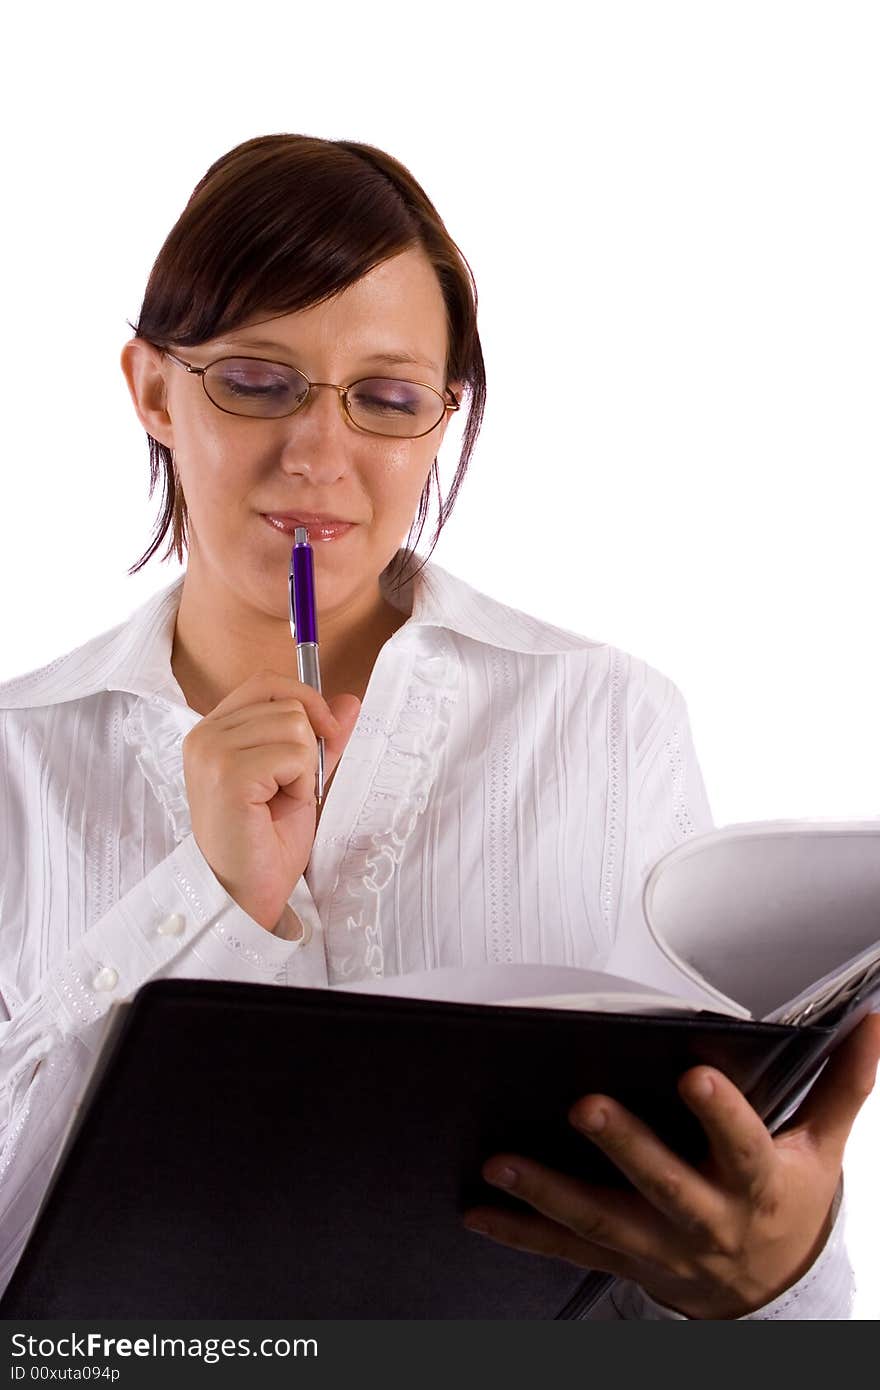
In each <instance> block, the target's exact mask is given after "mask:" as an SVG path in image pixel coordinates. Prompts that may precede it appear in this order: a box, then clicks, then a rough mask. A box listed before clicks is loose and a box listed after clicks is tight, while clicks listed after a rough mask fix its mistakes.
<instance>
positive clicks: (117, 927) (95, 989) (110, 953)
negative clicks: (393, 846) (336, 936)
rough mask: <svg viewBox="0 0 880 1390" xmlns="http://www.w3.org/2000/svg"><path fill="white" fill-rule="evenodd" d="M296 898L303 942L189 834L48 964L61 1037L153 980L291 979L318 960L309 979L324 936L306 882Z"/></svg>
mask: <svg viewBox="0 0 880 1390" xmlns="http://www.w3.org/2000/svg"><path fill="white" fill-rule="evenodd" d="M289 902H290V905H291V907H292V908H293V910H294V911H295V912H296V914H297V916H298V917H299V918H300V920H301V921H302V922H303V926H304V928H305V931H304V934H303V937H301V938H300V939H299V940H297V941H286V940H284V939H283V938H282V937H278V936H273V935H272V933H271V932H268V931H266V930H264V928H263V927H261V926H260V924H259V923H258V922H255V921H254V920H253V918H251V917H249V916H248V914H247V913H246V912H245V911H244V910H243V909H242V908H241V907H239V905H238V903H237V902H235V900H234V899H233V898H231V897H230V896H229V894H228V893H227V892H226V889H225V888H224V887H223V886H222V884H221V883H220V882H219V880H218V879H217V877H216V876H215V874H214V872H213V870H212V869H211V867H210V865H209V864H208V862H207V860H206V859H205V858H204V856H203V854H202V852H201V850H200V849H199V847H198V845H197V844H196V840H195V836H194V835H193V834H192V833H190V834H188V835H187V836H185V838H184V839H183V840H181V842H180V844H179V845H178V846H177V847H176V849H174V850H173V851H172V853H171V854H169V855H167V856H166V858H165V859H163V860H162V861H161V862H160V863H159V864H157V865H156V866H155V867H154V868H153V869H152V870H151V871H150V873H148V874H147V876H146V877H145V878H144V879H142V880H141V881H140V882H139V883H136V884H135V885H134V887H133V888H131V889H130V890H129V892H128V893H126V894H125V895H124V896H123V897H122V898H120V899H119V901H118V902H117V903H116V904H115V905H114V906H113V907H112V908H111V909H110V910H109V911H108V912H106V913H105V914H104V916H103V917H102V918H101V919H100V920H99V921H98V922H96V923H95V925H94V926H92V927H90V928H89V929H88V930H87V931H86V932H84V934H83V935H82V936H81V937H80V939H79V940H78V941H77V942H76V943H75V944H74V945H73V946H72V947H71V949H70V950H69V951H68V952H66V953H65V955H64V956H63V957H62V958H61V960H59V961H58V962H57V963H56V964H55V965H53V966H52V967H51V968H50V969H49V971H48V973H47V976H46V987H45V991H44V997H45V1000H46V1005H47V1007H48V1011H49V1014H50V1017H51V1019H52V1022H53V1023H54V1024H55V1025H56V1026H57V1027H58V1029H59V1030H60V1033H61V1036H62V1037H70V1036H73V1035H75V1034H78V1033H81V1032H82V1031H83V1029H85V1028H87V1027H88V1025H89V1024H91V1023H94V1022H95V1021H96V1020H97V1019H99V1018H101V1017H102V1016H103V1015H105V1014H107V1013H108V1012H109V1010H110V1008H111V1007H112V1006H113V1005H114V1004H117V1003H119V1002H121V1001H122V1000H124V999H129V998H131V996H132V995H134V994H135V993H136V991H137V990H138V989H140V987H141V985H144V984H146V983H147V981H148V980H152V979H158V978H172V977H175V976H176V977H182V978H187V979H212V978H213V979H221V980H235V981H242V982H245V983H247V982H255V983H274V982H280V983H291V982H292V978H293V979H295V975H296V973H299V971H298V968H297V971H296V972H294V970H293V968H292V963H293V962H295V961H298V960H302V961H303V962H304V964H305V963H306V962H307V961H310V962H312V965H311V966H310V967H309V969H308V970H306V971H304V972H303V973H304V974H308V975H309V976H311V974H313V973H314V971H315V969H316V968H317V967H316V966H315V964H314V960H317V956H318V955H319V956H320V961H318V964H321V963H322V962H323V939H322V936H321V935H320V931H321V923H320V919H319V918H318V913H317V909H316V907H315V904H314V900H313V899H312V895H311V893H310V891H309V888H308V885H307V884H306V882H305V880H304V879H302V878H301V879H300V880H299V882H298V883H297V885H296V888H295V889H294V892H293V893H292V894H291V897H290V899H289ZM316 953H317V954H316ZM313 958H314V960H313Z"/></svg>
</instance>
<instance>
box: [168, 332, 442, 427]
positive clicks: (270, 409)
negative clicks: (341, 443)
mask: <svg viewBox="0 0 880 1390" xmlns="http://www.w3.org/2000/svg"><path fill="white" fill-rule="evenodd" d="M162 353H163V355H164V356H165V357H169V358H170V359H171V361H172V362H176V363H177V364H178V366H180V367H185V368H186V370H187V371H188V372H192V374H193V375H194V376H200V377H201V378H202V386H203V387H204V388H205V394H206V396H207V397H208V400H209V401H210V402H211V404H212V405H215V406H216V407H217V409H218V410H223V411H225V412H226V413H227V414H228V415H246V416H250V417H252V418H257V419H261V420H276V419H279V418H281V417H282V416H285V415H293V414H294V413H295V412H296V411H297V410H299V409H300V407H301V406H302V405H304V404H305V402H306V401H307V400H308V398H309V395H310V394H311V392H312V391H313V390H315V388H316V387H319V386H329V387H330V388H331V390H333V391H336V392H337V393H338V395H339V401H340V405H341V406H342V409H343V411H344V413H345V416H346V418H347V419H348V420H349V421H350V423H351V424H352V425H353V426H354V428H355V429H358V430H363V431H364V433H366V434H380V435H385V436H388V437H392V438H398V439H400V438H403V439H420V438H421V436H422V435H425V434H430V433H431V430H433V429H436V428H437V426H438V425H439V424H440V421H441V420H443V419H444V418H445V416H446V412H447V411H449V410H459V409H460V408H461V402H460V401H459V400H457V399H456V396H455V393H454V392H453V391H451V390H449V388H448V387H447V394H448V395H449V396H451V397H452V400H451V401H450V400H446V399H445V398H444V396H443V394H442V393H441V392H440V391H438V390H436V388H435V387H433V386H429V385H428V384H427V382H424V381H403V380H401V379H399V378H397V377H377V376H370V377H362V378H360V379H359V380H358V381H353V382H351V384H350V385H348V386H337V385H336V384H335V382H331V381H310V380H309V378H308V377H307V376H306V375H305V373H304V372H301V371H299V370H298V369H297V368H296V367H291V366H289V365H288V364H287V363H286V362H270V361H267V360H266V359H265V358H262V357H241V356H236V357H218V358H216V359H215V361H213V362H209V363H208V365H207V366H206V367H195V366H193V364H192V363H191V362H186V361H184V359H183V358H182V357H177V356H176V355H175V354H174V353H173V352H169V351H168V349H167V348H162Z"/></svg>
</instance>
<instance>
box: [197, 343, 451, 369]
mask: <svg viewBox="0 0 880 1390" xmlns="http://www.w3.org/2000/svg"><path fill="white" fill-rule="evenodd" d="M217 343H218V346H223V347H235V346H238V347H241V348H265V349H267V350H268V351H270V352H281V353H284V354H285V355H288V354H289V353H290V348H289V347H287V346H286V345H285V344H284V343H273V342H271V341H269V340H268V339H266V338H254V339H253V340H252V341H251V342H249V343H246V342H245V341H244V339H243V338H219V339H218V340H217ZM363 360H364V361H365V362H381V363H382V364H383V366H387V367H399V366H414V367H430V368H431V370H432V371H435V372H439V370H440V368H439V367H438V366H437V363H436V362H432V361H431V360H430V358H428V357H419V356H418V355H417V354H416V353H414V352H408V351H406V350H404V349H401V350H400V351H399V352H373V353H371V354H370V356H369V357H365V358H364V359H363Z"/></svg>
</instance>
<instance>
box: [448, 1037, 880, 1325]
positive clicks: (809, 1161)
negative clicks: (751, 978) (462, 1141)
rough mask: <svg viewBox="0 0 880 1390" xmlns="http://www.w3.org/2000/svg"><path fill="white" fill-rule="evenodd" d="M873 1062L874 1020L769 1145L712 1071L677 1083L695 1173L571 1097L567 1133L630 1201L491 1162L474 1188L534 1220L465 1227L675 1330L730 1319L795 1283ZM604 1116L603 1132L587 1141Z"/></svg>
mask: <svg viewBox="0 0 880 1390" xmlns="http://www.w3.org/2000/svg"><path fill="white" fill-rule="evenodd" d="M878 1059H880V1014H869V1015H868V1017H867V1018H865V1019H864V1020H863V1021H862V1023H861V1024H859V1026H858V1027H857V1028H855V1029H853V1031H852V1033H851V1034H850V1036H849V1037H848V1038H846V1039H845V1040H844V1042H843V1043H841V1045H840V1047H839V1048H838V1049H837V1051H836V1052H835V1053H834V1055H833V1056H832V1057H831V1058H830V1060H829V1061H828V1063H827V1064H826V1066H825V1069H824V1071H823V1072H822V1073H821V1075H820V1077H819V1079H818V1080H817V1081H816V1082H815V1084H814V1085H813V1087H812V1089H811V1091H810V1092H809V1094H808V1096H807V1097H806V1099H805V1100H804V1102H803V1103H802V1104H801V1106H800V1107H799V1109H798V1111H797V1114H796V1116H795V1117H794V1120H793V1122H790V1123H789V1124H788V1125H787V1126H786V1127H785V1129H784V1130H780V1131H778V1132H777V1134H776V1135H775V1136H771V1134H770V1133H769V1131H768V1130H767V1128H766V1126H765V1125H764V1124H763V1123H762V1121H761V1120H760V1119H759V1117H758V1116H757V1114H756V1113H755V1111H754V1110H753V1109H752V1108H751V1106H750V1105H749V1104H748V1102H747V1101H746V1099H745V1097H744V1096H743V1095H742V1093H741V1092H740V1091H739V1090H738V1089H737V1088H736V1086H734V1085H733V1083H732V1082H731V1081H729V1080H728V1079H727V1077H725V1076H724V1075H723V1074H722V1073H721V1072H719V1071H716V1070H714V1069H713V1068H710V1067H695V1068H692V1069H691V1070H690V1071H688V1072H685V1074H684V1075H683V1076H682V1077H681V1080H680V1082H679V1093H680V1095H681V1097H682V1099H683V1100H684V1101H685V1103H686V1104H687V1105H688V1107H689V1108H690V1109H691V1110H692V1111H693V1112H694V1114H695V1115H696V1116H697V1118H698V1119H699V1121H700V1123H701V1124H702V1126H703V1129H704V1130H705V1131H706V1134H707V1136H708V1139H709V1145H710V1157H709V1158H708V1160H707V1161H706V1162H705V1163H704V1164H702V1165H701V1166H700V1168H699V1169H696V1168H693V1167H690V1166H689V1165H688V1164H686V1163H684V1162H683V1161H682V1160H681V1159H680V1158H678V1157H677V1156H676V1155H675V1154H674V1153H672V1152H671V1151H670V1150H669V1149H668V1148H666V1146H665V1145H664V1144H662V1143H661V1142H660V1140H659V1139H658V1138H657V1137H656V1135H654V1134H653V1132H652V1131H651V1130H649V1129H648V1128H647V1127H646V1126H645V1125H643V1124H642V1123H641V1122H640V1121H639V1120H637V1119H636V1118H635V1116H633V1115H631V1114H630V1113H629V1112H628V1111H626V1110H625V1109H624V1108H623V1106H621V1105H618V1104H617V1103H616V1102H615V1101H614V1100H611V1099H609V1098H608V1097H606V1096H597V1095H592V1096H584V1097H582V1099H581V1100H579V1101H577V1102H576V1103H575V1104H574V1106H572V1109H571V1111H570V1112H569V1120H570V1122H571V1123H572V1124H574V1125H575V1126H576V1127H577V1128H578V1129H581V1130H582V1131H583V1132H584V1133H585V1134H586V1135H587V1137H588V1138H589V1139H590V1140H591V1141H592V1142H593V1143H595V1144H597V1145H598V1146H599V1148H601V1149H602V1150H603V1152H604V1153H605V1154H606V1155H607V1156H608V1157H609V1158H610V1159H611V1160H612V1161H613V1162H614V1163H615V1165H616V1166H617V1167H618V1168H620V1169H621V1171H622V1172H623V1173H625V1174H626V1176H627V1177H628V1178H629V1180H630V1182H631V1183H632V1184H633V1186H634V1187H635V1188H636V1189H637V1190H636V1191H635V1192H631V1191H619V1190H616V1189H610V1188H599V1187H590V1186H588V1185H587V1184H586V1183H583V1182H580V1181H579V1180H578V1179H577V1178H571V1177H568V1176H564V1175H562V1174H560V1173H557V1172H554V1171H553V1170H552V1169H549V1168H545V1167H544V1166H543V1165H542V1164H540V1163H535V1162H533V1161H532V1160H530V1159H526V1158H521V1157H519V1156H518V1155H513V1154H496V1155H495V1156H494V1157H493V1158H492V1159H490V1160H489V1161H488V1162H487V1163H486V1165H485V1166H484V1168H483V1176H484V1177H485V1178H486V1179H487V1180H488V1181H490V1182H492V1181H495V1183H496V1185H498V1186H504V1187H506V1188H507V1190H510V1191H512V1192H513V1193H514V1194H515V1195H516V1196H517V1197H521V1198H522V1199H523V1200H524V1201H526V1202H528V1203H529V1204H530V1206H531V1207H533V1208H534V1211H531V1212H523V1213H519V1212H513V1211H511V1212H508V1211H499V1210H498V1209H497V1208H483V1207H480V1208H477V1207H473V1208H471V1209H470V1210H469V1211H468V1212H466V1213H465V1223H466V1225H468V1226H469V1227H470V1228H471V1229H474V1226H473V1223H474V1222H475V1221H480V1222H481V1223H482V1225H483V1226H484V1228H485V1230H484V1233H485V1234H488V1235H489V1236H491V1237H492V1238H493V1239H494V1240H498V1241H500V1242H501V1243H502V1244H504V1245H510V1246H513V1247H515V1248H516V1249H520V1250H530V1251H534V1252H536V1253H538V1254H541V1255H550V1256H555V1257H557V1258H559V1259H564V1260H569V1261H571V1262H572V1263H574V1264H577V1265H583V1266H584V1267H586V1268H589V1269H599V1270H604V1271H606V1272H607V1273H610V1274H615V1275H618V1276H620V1277H621V1278H625V1279H633V1280H635V1281H636V1282H637V1283H638V1284H639V1285H641V1287H642V1288H643V1289H644V1290H645V1291H646V1292H647V1293H648V1294H650V1295H651V1296H652V1297H653V1298H655V1299H656V1300H657V1302H658V1303H663V1304H665V1305H666V1306H667V1307H669V1308H672V1309H673V1310H674V1311H676V1312H679V1313H683V1314H685V1315H686V1316H687V1317H692V1318H738V1317H742V1316H744V1315H745V1314H746V1313H750V1312H753V1311H754V1310H755V1309H756V1308H761V1307H763V1306H764V1305H765V1304H766V1303H770V1302H771V1301H772V1300H773V1299H774V1298H777V1297H778V1296H779V1294H781V1293H782V1292H783V1291H784V1290H785V1289H787V1288H789V1287H790V1286H791V1285H792V1284H795V1283H797V1281H798V1280H799V1279H800V1278H801V1277H802V1276H803V1275H804V1274H805V1273H806V1272H807V1270H808V1269H809V1268H810V1266H811V1265H812V1264H813V1262H814V1260H815V1259H816V1257H817V1256H818V1254H819V1252H820V1251H821V1249H822V1247H823V1245H824V1244H825V1241H826V1239H827V1237H828V1233H829V1231H830V1229H831V1208H832V1203H833V1200H834V1194H835V1192H836V1190H837V1186H838V1182H839V1180H840V1174H841V1167H842V1161H843V1150H844V1145H845V1144H846V1140H847V1138H848V1137H849V1133H850V1130H851V1129H852V1126H853V1122H854V1120H855V1118H856V1115H857V1114H858V1112H859V1110H860V1109H861V1107H862V1105H863V1103H864V1101H865V1100H866V1099H867V1097H868V1095H869V1094H870V1092H871V1089H872V1087H873V1084H874V1078H875V1074H876V1070H877V1063H878ZM706 1083H710V1084H709V1089H708V1090H707V1091H706V1092H705V1093H704V1091H703V1089H702V1087H703V1086H704V1085H705V1084H706ZM603 1115H604V1116H605V1123H604V1125H603V1126H602V1127H601V1128H599V1129H594V1128H592V1127H591V1122H592V1121H596V1120H599V1119H600V1118H601V1117H602V1116H603ZM505 1167H507V1168H512V1169H513V1170H514V1171H515V1172H516V1174H517V1179H516V1181H515V1182H514V1183H513V1184H512V1185H508V1184H505V1183H503V1182H501V1183H499V1182H498V1176H499V1174H501V1172H502V1170H503V1169H504V1168H505Z"/></svg>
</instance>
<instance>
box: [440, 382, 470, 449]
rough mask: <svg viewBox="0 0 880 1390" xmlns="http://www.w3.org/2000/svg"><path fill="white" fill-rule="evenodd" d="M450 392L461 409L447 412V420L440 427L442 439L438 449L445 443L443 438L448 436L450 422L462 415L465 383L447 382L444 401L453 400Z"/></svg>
mask: <svg viewBox="0 0 880 1390" xmlns="http://www.w3.org/2000/svg"><path fill="white" fill-rule="evenodd" d="M450 392H451V393H452V395H453V396H454V397H455V399H456V400H457V401H458V403H459V409H458V410H447V412H446V418H445V419H444V420H443V422H442V424H441V426H440V439H439V441H438V445H437V447H438V448H439V447H440V444H442V443H443V436H444V435H445V434H446V431H447V429H448V428H449V422H450V420H454V419H455V418H456V416H457V415H458V414H459V413H460V411H461V408H462V401H463V399H464V382H463V381H449V382H447V383H446V392H445V396H444V399H445V400H447V401H449V400H451V396H450Z"/></svg>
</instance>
